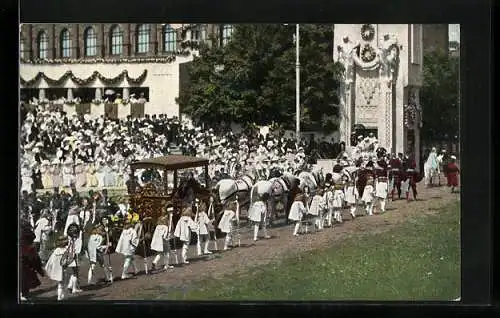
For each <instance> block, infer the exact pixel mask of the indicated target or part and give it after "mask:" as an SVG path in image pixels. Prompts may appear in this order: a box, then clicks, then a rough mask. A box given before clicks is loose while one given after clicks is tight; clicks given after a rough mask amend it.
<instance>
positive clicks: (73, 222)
mask: <svg viewBox="0 0 500 318" xmlns="http://www.w3.org/2000/svg"><path fill="white" fill-rule="evenodd" d="M79 214H80V208H78V207H77V206H73V207H71V208H70V209H69V212H68V217H67V218H66V226H65V227H64V232H63V234H64V235H66V236H68V237H69V246H70V247H69V248H70V249H72V250H73V251H74V253H75V254H76V255H77V256H76V257H75V259H74V261H73V262H71V263H70V264H69V265H68V267H69V268H71V269H72V275H71V277H70V279H69V283H68V289H70V290H71V291H72V292H73V293H79V292H81V289H79V288H78V255H80V253H81V251H82V244H83V241H82V229H81V223H80V218H79ZM72 227H73V228H74V229H75V233H71V231H70V229H71V228H72Z"/></svg>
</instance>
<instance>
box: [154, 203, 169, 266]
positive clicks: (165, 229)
mask: <svg viewBox="0 0 500 318" xmlns="http://www.w3.org/2000/svg"><path fill="white" fill-rule="evenodd" d="M173 213H174V208H173V207H172V206H170V207H168V208H167V215H163V216H161V217H160V218H159V219H158V223H157V225H156V228H155V231H154V233H153V239H152V240H151V250H153V251H155V252H156V253H157V254H156V255H155V258H154V259H153V262H152V271H155V270H156V269H157V268H158V262H159V261H160V259H161V256H162V255H163V269H164V270H167V269H172V268H174V266H172V265H170V264H169V263H170V239H172V238H173V233H172V232H173V231H172V227H173V223H172V217H173Z"/></svg>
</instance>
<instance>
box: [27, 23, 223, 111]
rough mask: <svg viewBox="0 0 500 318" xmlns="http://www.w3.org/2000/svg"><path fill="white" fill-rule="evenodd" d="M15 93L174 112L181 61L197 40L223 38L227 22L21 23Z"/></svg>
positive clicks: (69, 106)
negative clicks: (17, 90)
mask: <svg viewBox="0 0 500 318" xmlns="http://www.w3.org/2000/svg"><path fill="white" fill-rule="evenodd" d="M20 29H21V31H20V39H19V40H20V54H19V56H20V89H21V92H20V95H21V99H22V100H24V101H29V100H31V99H33V98H35V99H37V100H38V101H43V102H45V101H47V102H48V101H49V100H50V101H52V102H53V101H54V100H56V101H58V102H56V104H57V105H58V106H60V107H61V108H63V109H64V110H65V111H66V112H67V113H69V114H71V113H75V112H76V113H88V114H90V115H91V116H92V117H96V116H100V115H103V114H105V113H106V114H107V115H108V116H111V117H118V118H123V117H126V116H127V115H133V116H143V115H144V114H162V113H163V114H166V115H167V116H169V117H172V116H178V115H179V106H178V105H177V104H176V102H175V99H176V98H177V97H178V96H179V90H180V89H181V86H182V78H183V77H184V76H187V74H183V73H185V72H186V68H185V67H183V65H185V63H188V62H190V61H192V59H193V56H194V55H195V54H197V52H198V47H199V43H200V42H201V41H209V39H210V40H213V41H218V42H220V44H222V45H223V44H224V43H226V42H227V41H228V40H229V38H230V36H231V33H232V26H231V25H228V24H223V25H207V24H22V25H21V28H20Z"/></svg>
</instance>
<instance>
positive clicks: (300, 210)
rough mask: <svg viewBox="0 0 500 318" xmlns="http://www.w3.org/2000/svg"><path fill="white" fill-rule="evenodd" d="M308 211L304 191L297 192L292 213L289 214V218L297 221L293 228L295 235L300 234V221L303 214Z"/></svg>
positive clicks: (291, 208)
mask: <svg viewBox="0 0 500 318" xmlns="http://www.w3.org/2000/svg"><path fill="white" fill-rule="evenodd" d="M304 213H306V207H305V206H304V195H303V194H302V193H297V194H296V195H295V198H294V200H293V203H292V206H291V207H290V213H289V214H288V219H289V220H291V221H294V222H295V227H294V229H293V236H298V235H299V229H300V222H301V221H302V216H303V215H304Z"/></svg>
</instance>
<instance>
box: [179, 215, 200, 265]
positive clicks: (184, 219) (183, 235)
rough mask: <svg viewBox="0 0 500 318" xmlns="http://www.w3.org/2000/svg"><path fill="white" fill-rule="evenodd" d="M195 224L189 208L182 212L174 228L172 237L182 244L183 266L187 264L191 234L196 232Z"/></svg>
mask: <svg viewBox="0 0 500 318" xmlns="http://www.w3.org/2000/svg"><path fill="white" fill-rule="evenodd" d="M197 227H198V226H197V224H196V223H195V222H194V221H193V211H192V209H191V208H190V207H187V208H185V209H184V210H183V211H182V216H181V218H180V219H179V221H178V222H177V225H176V226H175V231H174V235H175V237H177V238H179V239H180V240H181V242H182V250H181V259H182V262H183V263H184V264H189V261H188V259H187V252H188V250H189V242H190V241H191V232H195V233H196V232H197V230H198V229H197Z"/></svg>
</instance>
